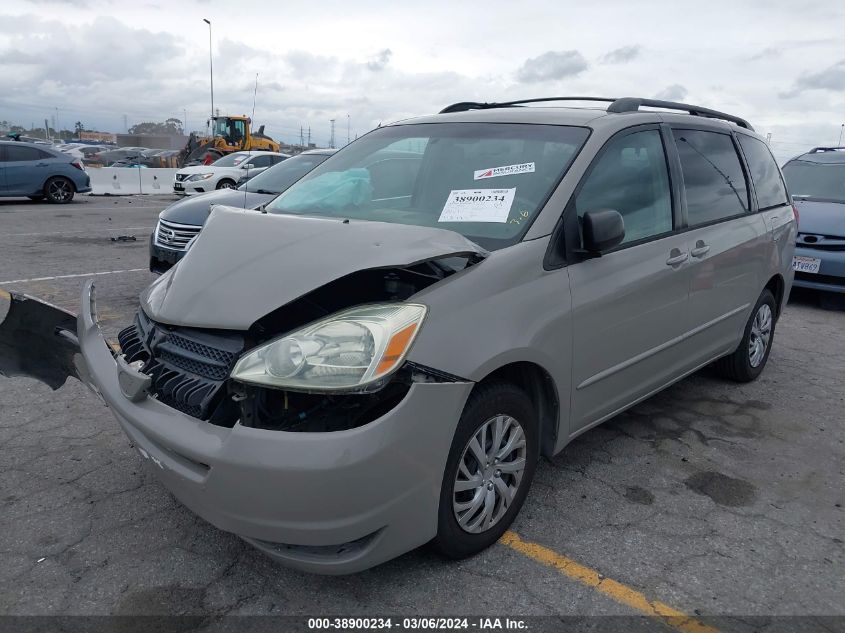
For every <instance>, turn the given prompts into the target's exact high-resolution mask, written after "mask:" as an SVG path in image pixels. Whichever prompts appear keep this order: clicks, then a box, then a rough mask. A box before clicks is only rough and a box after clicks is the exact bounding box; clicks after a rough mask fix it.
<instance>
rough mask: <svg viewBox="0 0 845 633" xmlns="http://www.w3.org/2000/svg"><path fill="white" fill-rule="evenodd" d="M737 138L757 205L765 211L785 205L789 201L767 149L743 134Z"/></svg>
mask: <svg viewBox="0 0 845 633" xmlns="http://www.w3.org/2000/svg"><path fill="white" fill-rule="evenodd" d="M737 136H738V137H739V144H740V145H741V146H742V151H743V152H745V159H746V160H747V161H748V169H749V171H750V172H751V181H752V182H753V183H754V191H755V192H757V205H758V206H759V207H760V208H761V209H766V208H769V207H776V206H779V205H781V204H787V202H789V200H788V199H787V196H786V187H784V186H783V180H781V177H780V171H779V170H778V165H777V163H776V162H775V159H774V158H773V157H772V153H771V152H770V151H769V148H768V147H766V144H765V143H764V142H763V141H761V140H759V139H756V138H754V137H753V136H745V134H738V135H737Z"/></svg>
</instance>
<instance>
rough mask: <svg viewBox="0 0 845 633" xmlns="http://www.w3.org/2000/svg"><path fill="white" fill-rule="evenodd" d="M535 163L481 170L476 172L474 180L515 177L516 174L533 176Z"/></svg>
mask: <svg viewBox="0 0 845 633" xmlns="http://www.w3.org/2000/svg"><path fill="white" fill-rule="evenodd" d="M533 173H534V163H522V164H520V165H505V166H504V167H491V168H490V169H479V170H478V171H476V172H475V176H474V178H473V179H474V180H484V179H485V178H496V177H498V176H513V175H515V174H533Z"/></svg>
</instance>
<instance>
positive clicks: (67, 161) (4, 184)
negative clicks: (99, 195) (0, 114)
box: [0, 141, 91, 204]
mask: <svg viewBox="0 0 845 633" xmlns="http://www.w3.org/2000/svg"><path fill="white" fill-rule="evenodd" d="M88 191H91V179H90V178H89V177H88V173H87V172H86V171H85V168H84V167H83V166H82V163H81V162H80V161H78V160H76V159H75V158H73V157H71V156H68V155H66V154H63V153H62V152H60V151H58V150H54V149H52V148H50V147H48V146H46V145H34V144H32V143H22V142H19V141H0V197H14V196H26V197H27V198H29V199H31V200H47V201H48V202H52V203H54V204H65V203H67V202H70V201H71V200H73V196H74V194H76V193H86V192H88Z"/></svg>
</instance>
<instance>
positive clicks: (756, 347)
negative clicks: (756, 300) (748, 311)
mask: <svg viewBox="0 0 845 633" xmlns="http://www.w3.org/2000/svg"><path fill="white" fill-rule="evenodd" d="M771 336H772V309H771V308H770V307H769V304H767V303H764V304H763V305H761V306H760V308H759V309H758V310H757V314H755V315H754V321H752V322H751V336H750V337H749V339H748V361H749V362H750V363H751V366H752V367H758V366H759V365H760V363H761V362H763V358H765V356H766V350H767V349H768V348H769V339H770V338H771Z"/></svg>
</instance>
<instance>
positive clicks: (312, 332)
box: [232, 303, 426, 393]
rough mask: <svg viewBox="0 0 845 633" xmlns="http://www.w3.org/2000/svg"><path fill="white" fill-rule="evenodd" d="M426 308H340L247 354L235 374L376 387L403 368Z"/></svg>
mask: <svg viewBox="0 0 845 633" xmlns="http://www.w3.org/2000/svg"><path fill="white" fill-rule="evenodd" d="M425 312H426V307H425V306H424V305H419V304H415V303H390V304H378V305H369V306H360V307H357V308H352V309H350V310H345V311H343V312H339V313H337V314H334V315H332V316H330V317H326V318H325V319H321V320H319V321H316V322H314V323H311V324H310V325H307V326H305V327H303V328H301V329H299V330H296V331H295V332H292V333H290V334H286V335H285V336H282V337H279V338H277V339H275V340H273V341H270V342H269V343H265V344H263V345H261V346H259V347H256V348H255V349H253V350H251V351H249V352H247V353H246V354H244V356H242V357H241V358H240V360H238V362H237V363H236V364H235V368H234V369H233V370H232V378H234V379H235V380H238V381H241V382H244V383H251V384H256V385H262V386H265V387H274V388H277V389H290V390H293V391H332V392H350V393H354V392H366V391H371V390H373V389H375V388H378V387H379V386H381V385H382V384H383V383H384V381H385V379H386V378H387V377H388V376H389V375H390V374H392V373H393V372H394V371H395V370H396V369H398V368H399V367H400V365H401V363H402V361H403V360H404V358H405V355H406V354H407V352H408V349H410V347H411V344H412V343H413V342H414V338H416V335H417V332H418V331H419V328H420V326H421V324H422V322H423V318H424V317H425Z"/></svg>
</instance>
